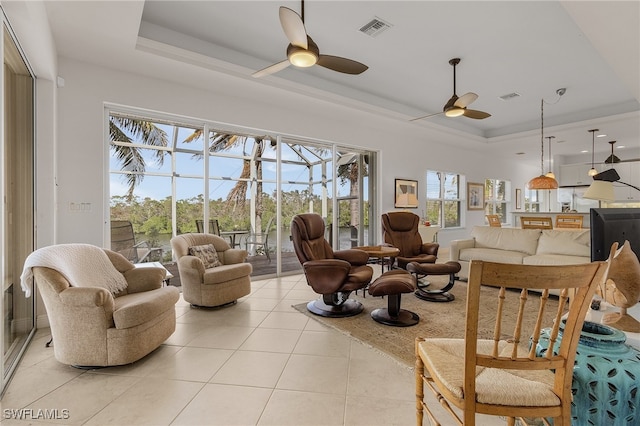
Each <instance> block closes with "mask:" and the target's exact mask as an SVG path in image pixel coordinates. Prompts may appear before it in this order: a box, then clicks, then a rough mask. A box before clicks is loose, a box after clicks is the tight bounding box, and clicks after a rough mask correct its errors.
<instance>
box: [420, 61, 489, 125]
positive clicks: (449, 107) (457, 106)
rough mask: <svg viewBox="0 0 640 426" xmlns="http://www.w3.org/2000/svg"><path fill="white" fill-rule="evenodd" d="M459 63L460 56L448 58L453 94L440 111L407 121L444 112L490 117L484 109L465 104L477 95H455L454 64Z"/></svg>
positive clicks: (480, 117)
mask: <svg viewBox="0 0 640 426" xmlns="http://www.w3.org/2000/svg"><path fill="white" fill-rule="evenodd" d="M459 63H460V58H453V59H451V60H449V64H450V65H451V66H453V96H451V98H450V99H449V100H448V101H447V103H446V104H445V105H444V108H442V112H437V113H435V114H429V115H423V116H422V117H418V118H413V119H411V120H409V121H416V120H422V119H423V118H427V117H432V116H434V115H440V114H444V115H446V116H447V117H459V116H461V115H463V116H465V117H469V118H474V119H476V120H482V119H484V118H487V117H491V114H489V113H488V112H484V111H478V110H475V109H468V108H467V106H469V105H471V104H472V103H473V102H475V100H476V99H478V95H476V94H475V93H473V92H468V93H465V94H464V95H462V96H460V97H458V95H456V65H458V64H459Z"/></svg>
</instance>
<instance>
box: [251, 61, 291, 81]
mask: <svg viewBox="0 0 640 426" xmlns="http://www.w3.org/2000/svg"><path fill="white" fill-rule="evenodd" d="M289 65H291V62H289V60H288V59H285V60H284V61H282V62H278V63H277V64H273V65H269V66H268V67H266V68H263V69H261V70H260V71H256V72H254V73H253V74H251V77H254V78H259V77H264V76H265V75H269V74H273V73H276V72H278V71H282V70H283V69H285V68H286V67H288V66H289Z"/></svg>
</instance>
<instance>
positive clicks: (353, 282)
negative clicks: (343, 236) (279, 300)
mask: <svg viewBox="0 0 640 426" xmlns="http://www.w3.org/2000/svg"><path fill="white" fill-rule="evenodd" d="M291 238H292V240H293V248H294V250H295V252H296V255H297V256H298V260H299V261H300V263H301V264H302V268H303V269H304V274H305V276H306V278H307V283H308V284H309V285H310V286H311V288H313V291H315V292H316V293H318V294H321V295H322V298H321V299H316V300H313V301H311V302H309V303H308V304H307V309H308V310H309V312H311V313H314V314H316V315H321V316H325V317H347V316H352V315H357V314H359V313H360V312H362V309H363V306H362V304H361V303H360V302H358V301H356V300H353V299H349V294H351V292H352V291H354V290H358V289H361V288H364V287H366V286H367V285H368V284H369V282H371V278H372V277H373V269H372V268H371V267H370V266H367V261H368V260H369V255H368V254H367V253H365V252H364V251H362V250H356V249H349V250H339V251H333V249H332V248H331V246H330V245H329V243H328V242H327V240H325V238H324V220H323V219H322V217H321V216H320V215H318V214H315V213H304V214H299V215H296V216H295V217H294V218H293V220H292V221H291Z"/></svg>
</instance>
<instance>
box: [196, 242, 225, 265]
mask: <svg viewBox="0 0 640 426" xmlns="http://www.w3.org/2000/svg"><path fill="white" fill-rule="evenodd" d="M189 254H190V255H191V256H196V257H197V258H199V259H200V260H202V263H203V264H204V269H209V268H215V267H216V266H220V265H221V263H220V260H219V259H218V252H217V251H216V249H215V247H214V246H213V244H204V245H201V246H191V247H189Z"/></svg>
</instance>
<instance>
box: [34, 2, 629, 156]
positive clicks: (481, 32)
mask: <svg viewBox="0 0 640 426" xmlns="http://www.w3.org/2000/svg"><path fill="white" fill-rule="evenodd" d="M45 5H46V10H47V14H48V17H49V22H50V25H51V29H52V32H53V34H54V38H55V40H56V45H57V46H56V48H57V50H58V53H59V54H60V55H61V56H65V57H70V58H74V59H78V60H82V61H87V62H92V63H96V64H99V65H103V66H107V67H110V68H118V69H123V70H126V71H130V72H135V73H139V74H145V75H150V76H156V77H159V78H163V79H168V80H172V81H176V82H179V83H181V84H193V85H203V84H206V80H205V79H206V73H203V72H202V71H203V70H209V72H211V73H212V72H214V71H216V72H223V73H227V74H231V75H234V76H238V77H240V78H244V79H247V80H251V81H252V84H255V79H253V78H252V77H251V74H252V73H253V72H254V71H256V70H259V69H261V68H264V67H266V66H268V65H270V64H272V63H275V62H279V61H281V60H283V59H285V58H286V54H285V51H286V47H287V44H288V41H287V39H286V37H285V35H284V33H283V31H282V28H281V26H280V22H279V18H278V8H279V6H282V5H284V6H287V7H289V8H291V9H293V10H295V11H297V12H300V6H301V5H300V2H299V1H295V2H292V1H237V0H236V1H193V2H191V1H146V2H143V1H107V2H100V1H69V2H60V1H47V2H45ZM374 17H378V18H380V19H382V20H384V21H386V22H388V23H390V24H391V25H392V27H391V28H389V29H388V30H386V31H385V32H383V33H381V34H379V35H378V36H377V37H370V36H368V35H365V34H363V33H361V32H360V31H359V28H360V27H362V26H363V25H364V24H366V23H367V22H369V21H370V20H371V19H372V18H374ZM305 26H306V29H307V32H308V34H309V35H310V36H311V37H313V39H314V41H315V42H316V43H317V44H318V46H319V47H320V51H321V53H326V54H331V55H336V56H343V57H347V58H351V59H355V60H357V61H359V62H362V63H364V64H366V65H368V66H369V69H368V70H367V71H366V72H364V73H363V74H361V75H358V76H352V75H346V74H341V73H337V72H334V71H330V70H327V69H325V68H322V67H319V66H315V67H312V68H310V69H304V70H300V69H295V68H294V67H289V68H287V69H285V70H284V71H281V72H279V73H277V74H274V75H271V76H268V77H264V78H262V79H260V81H259V84H267V85H274V86H277V87H280V88H282V89H283V90H291V91H296V92H302V93H306V94H310V95H312V96H316V97H321V98H323V99H327V100H331V101H334V102H338V103H340V104H347V105H354V106H356V107H358V108H361V109H367V110H369V111H372V112H374V113H376V114H383V115H385V116H387V117H391V118H394V119H398V120H401V121H403V122H406V123H407V124H406V125H408V126H409V125H410V126H422V127H424V128H425V131H427V130H428V129H429V128H433V127H434V126H436V127H440V126H444V127H447V128H450V129H451V131H452V132H455V133H458V134H463V135H468V136H469V140H470V143H478V142H480V143H486V149H487V150H494V151H495V153H496V155H515V153H517V152H524V153H526V155H523V156H522V158H523V159H524V158H527V159H528V160H531V161H539V155H540V151H539V148H540V102H541V99H542V98H544V100H545V110H544V120H545V136H551V135H554V136H555V139H554V140H553V143H554V146H553V153H554V155H576V156H578V157H577V158H581V159H583V160H584V161H586V162H588V161H590V155H591V154H590V153H589V154H580V151H582V150H590V149H591V134H590V133H589V132H588V130H589V129H591V128H599V129H600V130H601V131H600V133H606V134H607V136H606V137H604V138H599V139H597V140H596V153H606V152H608V151H610V145H609V144H608V143H607V142H608V141H610V140H617V141H618V142H617V143H616V146H622V145H624V146H626V147H627V148H624V149H627V150H629V151H627V152H628V153H629V155H633V156H638V155H639V154H638V152H640V149H639V148H640V103H639V100H640V2H638V1H622V2H612V1H585V2H581V1H569V2H556V1H496V2H489V1H468V2H465V1H306V2H305ZM166 57H169V58H171V61H167V60H166ZM454 57H459V58H461V62H460V65H458V67H457V71H456V72H457V94H458V95H459V96H461V95H462V94H464V93H466V92H469V91H472V92H475V93H477V94H478V95H479V98H478V100H477V101H476V102H475V103H473V104H472V105H471V106H470V108H471V109H478V110H482V111H487V112H489V113H491V114H492V116H491V117H490V118H488V119H485V120H473V119H469V118H466V117H459V118H446V117H443V116H442V115H439V116H435V117H431V118H427V119H424V120H420V121H416V122H412V123H409V121H408V120H409V119H411V118H414V117H418V116H422V115H426V114H430V113H436V112H440V111H442V107H443V106H444V104H445V102H446V101H447V100H448V99H449V98H450V97H451V95H452V93H453V70H452V67H451V66H450V65H449V63H448V61H449V59H451V58H454ZM159 61H160V62H159ZM167 62H169V64H167ZM158 64H162V66H158ZM193 65H197V67H193ZM559 88H566V94H565V95H564V96H563V97H562V98H559V96H558V95H557V94H556V90H557V89H559ZM512 92H517V93H519V94H520V95H521V96H520V97H518V98H516V99H514V100H511V101H503V100H501V99H499V97H500V96H502V95H506V94H509V93H512ZM237 124H240V125H241V124H242V123H237ZM545 144H546V142H545ZM545 149H546V148H545ZM624 149H620V150H619V151H617V152H616V154H617V155H618V156H619V157H621V158H622V159H627V158H626V156H625V151H624ZM600 156H602V155H600ZM605 156H606V155H605ZM603 158H604V157H603ZM596 160H597V158H596Z"/></svg>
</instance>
